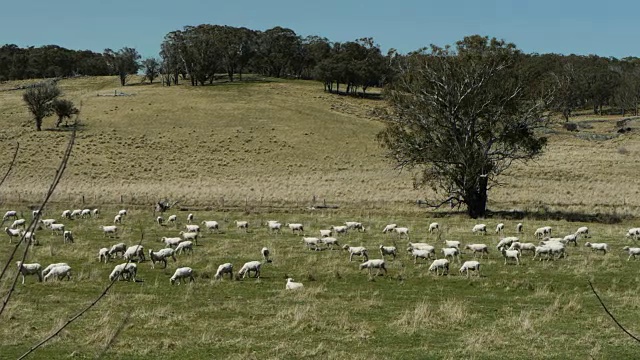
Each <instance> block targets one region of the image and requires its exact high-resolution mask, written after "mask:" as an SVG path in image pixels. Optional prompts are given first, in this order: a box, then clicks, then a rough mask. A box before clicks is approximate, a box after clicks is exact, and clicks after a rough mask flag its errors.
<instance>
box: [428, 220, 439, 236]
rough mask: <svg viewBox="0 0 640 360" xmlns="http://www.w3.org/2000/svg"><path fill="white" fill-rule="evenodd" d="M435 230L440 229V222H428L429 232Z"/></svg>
mask: <svg viewBox="0 0 640 360" xmlns="http://www.w3.org/2000/svg"><path fill="white" fill-rule="evenodd" d="M436 231H440V224H438V223H437V222H434V223H431V224H429V234H431V233H433V232H436Z"/></svg>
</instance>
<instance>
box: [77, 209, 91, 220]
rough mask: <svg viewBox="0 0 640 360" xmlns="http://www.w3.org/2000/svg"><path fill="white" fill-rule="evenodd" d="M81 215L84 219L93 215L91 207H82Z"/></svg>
mask: <svg viewBox="0 0 640 360" xmlns="http://www.w3.org/2000/svg"><path fill="white" fill-rule="evenodd" d="M80 217H81V218H83V219H86V218H88V217H91V209H82V212H81V213H80Z"/></svg>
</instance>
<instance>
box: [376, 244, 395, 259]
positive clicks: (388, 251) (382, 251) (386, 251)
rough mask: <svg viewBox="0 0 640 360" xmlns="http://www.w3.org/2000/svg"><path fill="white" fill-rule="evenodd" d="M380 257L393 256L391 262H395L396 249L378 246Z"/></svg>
mask: <svg viewBox="0 0 640 360" xmlns="http://www.w3.org/2000/svg"><path fill="white" fill-rule="evenodd" d="M380 255H382V258H384V257H385V255H391V256H393V260H395V259H396V256H398V249H397V248H396V247H395V246H384V245H380Z"/></svg>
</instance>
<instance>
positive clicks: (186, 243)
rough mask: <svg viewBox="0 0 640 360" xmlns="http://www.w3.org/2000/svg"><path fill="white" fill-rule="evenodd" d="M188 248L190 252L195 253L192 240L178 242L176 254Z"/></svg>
mask: <svg viewBox="0 0 640 360" xmlns="http://www.w3.org/2000/svg"><path fill="white" fill-rule="evenodd" d="M187 250H189V253H193V242H192V241H183V242H181V243H180V244H178V246H176V254H182V253H183V252H185V251H187Z"/></svg>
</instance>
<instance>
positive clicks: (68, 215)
mask: <svg viewBox="0 0 640 360" xmlns="http://www.w3.org/2000/svg"><path fill="white" fill-rule="evenodd" d="M62 218H63V219H71V210H65V211H63V212H62Z"/></svg>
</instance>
